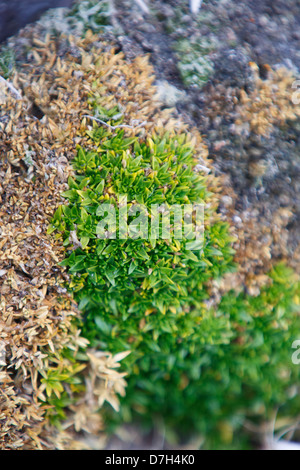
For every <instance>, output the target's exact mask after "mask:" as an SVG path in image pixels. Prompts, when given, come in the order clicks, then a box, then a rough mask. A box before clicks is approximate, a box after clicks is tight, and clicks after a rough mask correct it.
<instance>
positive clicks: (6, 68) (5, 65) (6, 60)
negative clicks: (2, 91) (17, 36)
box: [0, 46, 16, 79]
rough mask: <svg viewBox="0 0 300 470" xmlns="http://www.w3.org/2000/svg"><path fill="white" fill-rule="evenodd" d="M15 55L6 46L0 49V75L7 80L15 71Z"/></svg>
mask: <svg viewBox="0 0 300 470" xmlns="http://www.w3.org/2000/svg"><path fill="white" fill-rule="evenodd" d="M15 65H16V64H15V55H14V52H13V50H12V49H11V48H9V47H8V46H1V47H0V75H1V76H2V77H3V78H5V79H7V78H10V76H11V75H12V73H13V71H14V69H15Z"/></svg>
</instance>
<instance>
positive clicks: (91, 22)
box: [67, 0, 111, 34]
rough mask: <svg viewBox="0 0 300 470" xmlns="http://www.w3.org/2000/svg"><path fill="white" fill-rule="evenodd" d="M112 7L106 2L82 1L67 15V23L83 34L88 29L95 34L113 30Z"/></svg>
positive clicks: (104, 0)
mask: <svg viewBox="0 0 300 470" xmlns="http://www.w3.org/2000/svg"><path fill="white" fill-rule="evenodd" d="M110 17H111V6H110V2H109V1H106V0H100V1H99V0H83V1H82V0H80V1H79V2H75V4H74V7H73V8H72V9H71V11H70V12H69V13H68V14H67V21H68V23H69V24H70V27H71V28H75V29H76V30H79V29H80V30H81V31H80V33H81V34H83V33H84V32H86V31H87V30H88V29H91V30H93V31H94V32H99V31H106V30H107V29H111V25H110Z"/></svg>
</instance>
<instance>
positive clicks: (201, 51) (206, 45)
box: [175, 38, 215, 88]
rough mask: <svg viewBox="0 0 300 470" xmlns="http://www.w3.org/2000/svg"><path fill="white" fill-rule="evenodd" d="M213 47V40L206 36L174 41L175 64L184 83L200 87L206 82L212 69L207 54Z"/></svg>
mask: <svg viewBox="0 0 300 470" xmlns="http://www.w3.org/2000/svg"><path fill="white" fill-rule="evenodd" d="M214 48H215V46H214V44H213V42H211V41H209V40H208V39H207V38H201V39H200V38H199V39H196V40H195V39H194V40H193V39H191V40H189V39H181V40H178V41H177V42H176V45H175V50H176V53H177V57H178V64H177V66H178V69H179V72H180V74H181V77H182V80H183V82H184V83H185V85H187V86H197V87H199V88H201V87H202V86H203V85H205V83H207V82H208V80H209V78H210V76H211V75H212V73H213V70H214V66H213V62H212V60H211V59H210V56H209V55H210V53H211V52H212V51H213V50H214Z"/></svg>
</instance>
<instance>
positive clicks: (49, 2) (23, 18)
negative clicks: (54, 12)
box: [0, 0, 73, 42]
mask: <svg viewBox="0 0 300 470" xmlns="http://www.w3.org/2000/svg"><path fill="white" fill-rule="evenodd" d="M72 3H73V0H0V42H2V41H4V40H5V39H6V38H8V37H9V36H12V35H14V34H16V33H17V32H18V31H19V29H21V28H23V27H24V26H26V24H28V23H31V22H33V21H36V20H37V19H38V18H39V17H40V15H41V14H42V13H43V12H44V11H46V10H48V9H49V8H58V7H69V6H71V4H72Z"/></svg>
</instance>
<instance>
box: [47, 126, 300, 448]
mask: <svg viewBox="0 0 300 470" xmlns="http://www.w3.org/2000/svg"><path fill="white" fill-rule="evenodd" d="M88 135H89V137H90V138H91V141H92V145H93V149H92V150H90V151H85V150H83V149H82V148H79V150H78V154H77V156H76V158H75V160H74V169H75V171H76V174H75V177H74V179H71V178H70V179H69V190H68V191H66V192H65V193H63V197H65V198H66V199H67V200H68V201H69V202H68V204H67V205H65V206H61V207H60V208H59V209H58V211H57V212H56V214H55V216H54V218H53V220H52V225H51V227H50V229H49V232H54V231H58V232H59V233H58V234H57V235H56V236H58V237H61V236H62V237H63V240H64V245H65V246H66V249H67V250H70V251H69V253H68V257H67V258H66V259H65V260H64V261H63V263H62V264H63V265H64V266H67V267H68V268H69V273H70V274H71V279H72V281H71V284H70V289H71V290H72V291H73V293H74V296H75V299H76V300H77V301H78V302H79V306H80V308H81V309H82V311H83V314H84V322H83V325H82V331H83V334H84V336H85V337H87V338H88V339H89V340H90V342H91V345H92V346H94V347H96V348H100V349H102V350H103V349H105V350H109V351H110V352H112V353H118V352H120V351H123V350H124V349H125V350H126V349H128V350H131V354H130V355H129V356H128V357H127V358H126V359H125V360H124V361H123V367H125V369H126V371H127V372H128V377H127V381H128V387H127V393H126V397H124V398H123V399H122V403H121V412H120V414H119V415H118V416H116V415H113V416H112V415H111V412H109V411H108V415H107V417H108V419H109V421H110V422H117V421H118V422H120V421H121V422H124V421H125V422H126V421H130V420H132V419H137V418H139V419H141V420H142V422H143V423H146V424H149V425H150V426H151V425H153V421H154V422H155V420H156V419H159V420H160V419H161V418H163V421H164V423H165V424H166V426H167V429H169V430H170V429H171V430H173V431H174V430H175V431H176V432H178V434H179V435H181V437H183V438H186V437H187V436H188V435H190V434H193V433H195V432H197V433H201V435H203V436H204V437H205V445H206V446H207V447H210V448H217V447H230V446H231V447H232V446H233V447H236V448H237V447H246V446H247V445H249V440H248V436H247V433H246V432H242V430H243V425H244V424H245V422H246V421H247V420H248V419H252V420H254V422H257V423H258V424H261V422H264V421H267V420H269V419H271V417H272V412H274V410H275V409H276V408H277V407H279V406H281V410H282V413H283V414H284V413H285V412H286V413H291V415H295V413H296V412H299V398H298V395H297V383H298V382H299V366H296V365H293V363H292V360H291V356H292V352H293V351H292V349H291V347H292V346H291V345H292V342H293V340H294V339H297V336H296V335H297V334H298V333H299V326H300V325H299V308H298V307H297V303H298V304H299V295H300V285H299V282H298V281H297V280H295V279H294V277H293V274H292V273H291V272H290V271H289V270H288V269H287V268H286V267H284V266H283V265H279V266H278V267H277V268H276V269H274V270H273V271H272V273H271V274H270V285H269V286H267V287H265V288H264V289H262V291H261V293H260V295H259V296H258V297H251V296H249V295H245V294H243V293H241V294H240V295H236V293H234V292H230V293H228V294H227V295H225V296H224V297H223V299H222V301H221V303H220V305H219V307H218V309H212V308H211V309H209V308H208V307H207V303H206V299H207V298H209V293H208V288H207V285H208V282H209V281H210V280H212V279H215V278H218V277H220V276H222V275H223V274H224V273H225V272H226V271H230V270H232V269H233V264H232V254H233V252H232V249H231V241H232V240H231V238H230V236H229V233H228V227H227V225H226V224H224V223H223V222H221V221H220V220H219V219H218V218H216V217H215V213H214V211H215V209H214V208H213V207H214V206H213V205H210V201H211V194H210V192H209V191H208V189H207V182H206V179H205V177H204V176H202V175H200V174H198V173H196V172H195V171H194V166H195V164H196V163H197V161H196V160H195V158H194V153H193V147H192V145H191V143H190V142H189V141H188V139H187V138H186V136H184V135H179V136H170V135H168V134H166V135H164V136H154V137H153V138H152V139H150V138H149V139H147V140H144V141H142V140H138V139H137V138H135V137H129V138H128V137H125V135H124V131H123V130H120V129H115V130H114V132H111V131H110V130H107V129H104V128H97V127H96V126H95V127H94V128H93V130H91V131H88ZM119 195H126V196H127V205H128V207H130V206H131V205H132V204H134V203H135V202H138V203H141V204H144V205H146V207H147V208H148V207H150V205H151V204H154V203H157V204H163V203H164V204H166V205H167V206H170V205H172V204H175V203H176V204H180V205H183V204H187V203H204V204H205V207H206V210H205V230H204V244H203V247H202V250H197V251H190V250H188V249H187V240H186V239H185V238H183V239H181V240H177V239H175V238H174V237H171V239H169V240H168V239H157V240H153V239H151V238H150V239H140V238H136V239H125V240H123V239H118V238H115V239H110V238H107V239H102V238H98V237H97V225H98V223H99V221H100V219H101V217H100V215H99V212H98V207H99V205H100V206H101V204H102V203H103V202H107V203H110V204H112V205H113V206H114V207H115V211H116V214H117V215H118V214H119V211H120V209H121V206H120V199H119V198H118V196H119ZM121 200H122V199H121ZM117 220H118V217H117ZM134 221H135V219H134V218H131V219H130V223H131V225H132V224H133V226H134V224H135V222H134Z"/></svg>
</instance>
